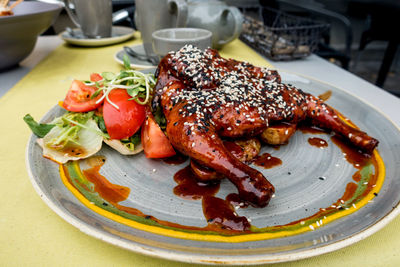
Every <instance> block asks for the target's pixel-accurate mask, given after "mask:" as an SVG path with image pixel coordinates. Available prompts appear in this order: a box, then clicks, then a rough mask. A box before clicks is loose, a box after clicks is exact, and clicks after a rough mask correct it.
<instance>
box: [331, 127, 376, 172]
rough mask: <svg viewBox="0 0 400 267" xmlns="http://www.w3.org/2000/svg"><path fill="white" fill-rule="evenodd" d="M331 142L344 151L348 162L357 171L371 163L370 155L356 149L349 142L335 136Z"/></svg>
mask: <svg viewBox="0 0 400 267" xmlns="http://www.w3.org/2000/svg"><path fill="white" fill-rule="evenodd" d="M331 140H332V142H333V143H335V144H336V145H337V146H338V147H339V148H340V149H341V150H342V152H343V154H344V156H345V158H346V160H347V161H348V162H349V163H350V164H352V165H353V166H354V167H355V168H356V169H362V167H364V166H365V165H367V164H368V162H369V161H370V159H371V156H370V155H368V154H365V153H363V152H361V151H359V150H357V149H355V148H354V147H352V146H351V145H349V144H348V143H347V142H345V141H344V140H343V139H342V138H341V137H339V136H337V135H334V136H332V137H331Z"/></svg>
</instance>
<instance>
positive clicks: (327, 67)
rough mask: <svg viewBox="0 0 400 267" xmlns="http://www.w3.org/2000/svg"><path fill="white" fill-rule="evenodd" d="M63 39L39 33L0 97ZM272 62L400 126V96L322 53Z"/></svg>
mask: <svg viewBox="0 0 400 267" xmlns="http://www.w3.org/2000/svg"><path fill="white" fill-rule="evenodd" d="M62 42H63V41H62V40H61V39H60V37H58V36H42V37H39V38H38V42H37V43H36V46H35V48H34V50H33V52H32V53H31V54H30V55H29V57H27V58H26V59H25V60H24V61H22V62H21V64H20V67H17V68H14V69H12V70H8V71H6V72H0V97H1V96H2V95H3V94H5V93H6V92H7V91H8V90H9V89H11V88H12V87H13V86H14V85H15V84H16V83H17V82H18V81H19V80H20V79H21V78H22V77H24V76H25V75H26V74H27V73H28V72H29V70H31V69H32V68H33V67H35V66H36V64H38V63H39V62H40V61H41V60H42V59H43V58H44V57H46V56H47V55H48V54H49V53H50V52H51V51H53V50H54V49H55V48H56V47H57V46H59V45H60V44H61V43H62ZM272 64H273V65H274V66H275V67H276V68H278V69H281V70H285V71H288V72H293V73H296V74H300V75H304V76H309V77H313V78H315V79H317V80H320V81H324V82H326V83H330V84H332V85H334V86H335V87H339V88H342V89H344V90H346V91H347V92H349V93H351V94H354V95H357V96H358V97H360V98H361V99H363V100H365V101H366V102H368V103H370V104H371V105H373V106H374V107H375V108H377V109H378V110H380V111H381V112H383V113H384V114H385V115H386V116H387V117H389V118H390V119H391V120H392V121H393V122H394V123H395V124H396V125H397V126H398V127H400V98H397V97H395V96H393V95H391V94H389V93H387V92H386V91H384V90H382V89H380V88H379V87H377V86H375V85H373V84H371V83H369V82H367V81H365V80H363V79H361V78H359V77H357V76H355V75H354V74H352V73H350V72H348V71H346V70H343V69H341V68H340V67H338V66H336V65H334V64H332V63H330V62H328V61H326V60H324V59H322V58H320V57H318V56H315V55H312V56H310V57H307V58H305V59H302V60H296V61H289V62H272Z"/></svg>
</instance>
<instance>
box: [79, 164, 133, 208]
mask: <svg viewBox="0 0 400 267" xmlns="http://www.w3.org/2000/svg"><path fill="white" fill-rule="evenodd" d="M86 162H87V163H88V165H89V166H92V167H91V168H90V169H87V170H83V171H82V172H83V174H84V175H85V176H86V178H87V179H88V180H89V181H90V182H92V183H93V184H94V190H95V191H96V192H97V193H99V195H100V196H101V197H102V198H103V199H104V200H107V201H108V202H112V203H118V202H120V201H123V200H125V199H127V198H128V196H129V193H130V191H131V190H130V189H129V188H128V187H125V186H121V185H117V184H112V183H110V182H109V181H108V180H107V179H106V178H105V177H104V176H103V175H101V174H100V172H99V171H100V168H101V166H103V164H104V162H105V158H104V157H99V156H95V157H92V158H91V159H90V160H87V161H86Z"/></svg>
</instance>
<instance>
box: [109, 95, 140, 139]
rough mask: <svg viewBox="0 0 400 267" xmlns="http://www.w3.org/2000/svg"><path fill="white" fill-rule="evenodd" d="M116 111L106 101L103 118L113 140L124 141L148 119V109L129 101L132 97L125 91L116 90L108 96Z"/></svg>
mask: <svg viewBox="0 0 400 267" xmlns="http://www.w3.org/2000/svg"><path fill="white" fill-rule="evenodd" d="M108 98H109V99H110V101H111V102H112V103H114V104H115V105H117V106H118V108H119V109H116V108H115V107H114V106H112V105H111V104H110V103H109V102H108V101H107V100H105V101H104V106H103V117H104V123H105V125H106V128H107V132H108V134H109V135H110V138H111V139H124V138H128V137H130V136H132V135H133V134H134V133H136V132H137V131H138V130H139V129H140V126H142V124H143V121H144V119H145V117H146V108H145V106H143V105H140V104H138V103H136V101H134V100H129V99H130V98H131V96H130V95H128V93H127V92H126V90H124V89H114V90H112V91H111V92H110V93H109V94H108Z"/></svg>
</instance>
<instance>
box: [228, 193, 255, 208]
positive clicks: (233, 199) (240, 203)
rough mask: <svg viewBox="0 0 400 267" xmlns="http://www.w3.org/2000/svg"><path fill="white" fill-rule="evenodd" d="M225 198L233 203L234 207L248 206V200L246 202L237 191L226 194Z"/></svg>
mask: <svg viewBox="0 0 400 267" xmlns="http://www.w3.org/2000/svg"><path fill="white" fill-rule="evenodd" d="M225 200H226V201H227V202H229V203H231V205H232V206H234V207H240V208H247V207H248V206H249V204H248V203H247V202H244V201H243V200H242V199H241V198H240V196H239V195H238V194H236V193H231V194H229V195H227V196H226V198H225Z"/></svg>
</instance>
